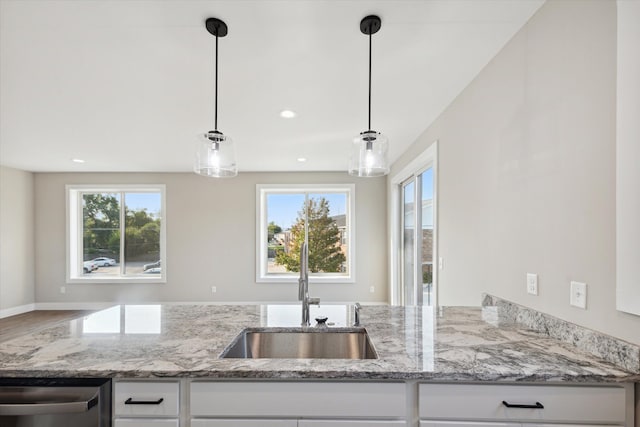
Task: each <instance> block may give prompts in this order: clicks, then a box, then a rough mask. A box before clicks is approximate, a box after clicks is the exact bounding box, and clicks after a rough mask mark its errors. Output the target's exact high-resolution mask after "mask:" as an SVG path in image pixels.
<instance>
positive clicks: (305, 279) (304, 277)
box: [298, 242, 320, 326]
mask: <svg viewBox="0 0 640 427" xmlns="http://www.w3.org/2000/svg"><path fill="white" fill-rule="evenodd" d="M298 299H299V300H300V301H302V326H309V324H310V322H309V305H310V304H315V305H320V298H310V297H309V248H308V247H307V244H306V242H304V243H302V245H301V246H300V279H298Z"/></svg>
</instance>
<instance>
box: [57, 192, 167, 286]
mask: <svg viewBox="0 0 640 427" xmlns="http://www.w3.org/2000/svg"><path fill="white" fill-rule="evenodd" d="M164 195H165V187H164V186H163V185H141V186H67V203H68V206H67V217H68V233H67V236H68V244H67V247H68V251H67V253H68V261H67V282H68V283H81V282H93V283H114V282H118V283H122V282H132V283H133V282H146V283H149V282H154V283H164V282H166V269H165V262H164V261H165V234H166V233H165V229H166V220H165V218H164V212H165V208H164V203H165V197H164Z"/></svg>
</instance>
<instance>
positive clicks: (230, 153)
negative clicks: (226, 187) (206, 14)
mask: <svg viewBox="0 0 640 427" xmlns="http://www.w3.org/2000/svg"><path fill="white" fill-rule="evenodd" d="M205 27H206V28H207V31H208V32H209V33H211V34H212V35H213V36H215V38H216V71H215V76H216V77H215V78H216V86H215V90H216V93H215V107H214V109H215V112H214V130H210V131H209V132H207V133H204V134H200V135H199V136H198V139H199V141H198V150H197V151H196V163H195V165H194V167H193V170H194V172H195V173H197V174H198V175H204V176H208V177H213V178H230V177H234V176H236V175H238V166H237V164H236V153H235V147H234V145H233V140H232V139H231V138H229V137H228V136H226V135H224V134H223V133H222V132H220V131H218V37H224V36H226V35H227V24H225V23H224V22H223V21H221V20H220V19H217V18H208V19H207V20H206V21H205Z"/></svg>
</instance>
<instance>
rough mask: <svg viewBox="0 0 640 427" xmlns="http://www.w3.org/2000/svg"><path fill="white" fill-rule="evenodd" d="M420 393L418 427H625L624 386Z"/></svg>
mask: <svg viewBox="0 0 640 427" xmlns="http://www.w3.org/2000/svg"><path fill="white" fill-rule="evenodd" d="M418 393H419V397H418V405H419V411H418V412H419V416H420V420H421V422H420V425H421V427H440V426H442V427H445V426H447V427H458V426H495V425H499V426H513V425H520V424H523V423H526V425H527V426H528V427H533V426H534V425H535V426H538V427H542V426H545V427H550V426H552V425H555V424H556V423H557V424H571V425H575V426H577V425H580V424H588V425H592V426H593V425H625V423H626V421H627V417H628V413H627V408H628V393H627V389H626V388H625V387H624V386H615V385H614V386H575V385H574V386H568V385H484V384H420V386H419V389H418ZM448 421H451V422H452V423H450V422H448ZM487 423H489V424H487Z"/></svg>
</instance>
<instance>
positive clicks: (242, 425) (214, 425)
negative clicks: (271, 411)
mask: <svg viewBox="0 0 640 427" xmlns="http://www.w3.org/2000/svg"><path fill="white" fill-rule="evenodd" d="M297 425H298V422H297V421H296V420H242V419H237V420H231V419H215V420H191V427H297Z"/></svg>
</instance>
